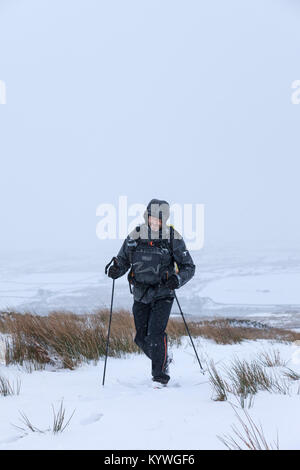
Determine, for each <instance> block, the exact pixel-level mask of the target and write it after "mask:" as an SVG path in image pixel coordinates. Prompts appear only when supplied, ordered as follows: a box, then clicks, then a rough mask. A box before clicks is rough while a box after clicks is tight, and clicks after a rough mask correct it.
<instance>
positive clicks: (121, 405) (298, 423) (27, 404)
mask: <svg viewBox="0 0 300 470" xmlns="http://www.w3.org/2000/svg"><path fill="white" fill-rule="evenodd" d="M196 345H197V350H198V353H199V355H200V360H202V361H203V363H205V361H206V360H207V359H208V358H209V359H213V360H214V361H215V363H216V365H217V368H221V367H222V365H223V364H226V363H228V362H230V361H231V360H232V359H233V358H234V357H235V356H238V357H239V358H246V359H251V358H255V357H257V354H259V353H260V352H261V351H266V350H267V351H270V349H276V350H279V351H280V355H281V357H282V358H284V359H286V360H287V361H288V364H287V365H288V367H290V368H292V369H293V370H295V371H298V373H299V372H300V359H299V351H300V346H299V345H296V344H294V345H290V344H285V343H274V342H270V341H267V340H258V341H244V342H243V343H241V344H235V345H217V344H215V343H214V342H213V341H210V340H204V339H200V338H198V339H197V340H196ZM172 352H173V355H174V360H175V363H174V364H172V365H171V380H170V382H169V385H168V387H166V388H163V389H161V390H154V389H153V388H152V382H151V380H150V375H149V374H150V362H149V360H148V359H147V358H146V357H145V356H143V355H139V354H131V355H127V356H125V357H123V358H119V359H116V358H110V357H109V358H108V363H107V373H106V383H105V386H104V387H102V374H103V360H101V361H99V362H98V364H96V365H95V364H86V365H83V366H81V367H80V368H78V369H76V370H74V371H69V370H57V371H51V370H45V371H34V372H32V373H28V372H26V371H25V370H24V369H22V368H20V367H17V366H9V367H5V366H4V365H3V364H2V365H1V366H0V375H1V376H5V377H8V378H10V379H11V380H12V381H15V380H16V379H17V378H19V379H20V380H21V391H20V395H18V396H9V397H2V396H0V416H1V420H0V449H224V448H225V447H224V444H223V443H222V442H221V441H220V440H219V439H218V438H217V436H222V435H224V434H230V432H231V425H232V424H238V422H237V418H236V416H235V414H234V411H233V409H232V407H231V406H230V403H229V402H217V401H214V400H212V396H213V391H212V388H211V385H210V384H209V381H208V374H207V373H206V374H205V375H204V376H203V375H202V374H201V373H200V370H199V365H198V363H197V361H196V359H195V356H194V353H193V350H192V347H191V345H190V343H189V340H188V338H185V339H184V341H183V344H182V345H181V346H180V347H178V348H177V347H173V348H172ZM62 399H63V400H64V406H65V408H66V417H67V418H68V417H69V416H70V415H71V413H72V412H73V410H74V409H75V413H74V416H73V418H72V419H71V421H70V424H69V426H68V427H67V428H66V429H65V431H64V432H63V433H61V434H58V435H53V434H51V432H49V431H48V432H45V433H42V434H41V433H32V432H29V433H28V434H27V435H24V433H23V432H22V431H20V430H17V429H16V428H14V427H13V426H12V424H15V425H19V426H22V424H21V423H20V420H19V418H20V414H19V410H20V411H22V412H23V413H25V414H26V415H27V416H28V418H29V419H30V421H31V422H32V423H33V424H34V425H35V426H36V427H38V428H39V429H41V430H46V429H47V428H49V427H50V426H51V421H52V408H51V406H52V404H53V405H54V407H55V409H57V408H58V406H59V404H60V402H61V400H62ZM247 411H248V412H249V414H250V415H251V417H252V418H253V419H254V420H255V422H256V423H261V424H262V426H263V429H264V432H265V435H266V438H267V440H268V442H273V441H275V440H276V436H277V432H278V436H279V447H280V449H300V440H299V436H300V407H299V395H297V393H296V389H295V390H294V392H293V393H291V395H290V396H288V395H278V394H276V395H275V394H270V393H268V392H259V393H258V394H257V395H256V396H255V398H254V403H253V407H252V408H250V409H249V410H247Z"/></svg>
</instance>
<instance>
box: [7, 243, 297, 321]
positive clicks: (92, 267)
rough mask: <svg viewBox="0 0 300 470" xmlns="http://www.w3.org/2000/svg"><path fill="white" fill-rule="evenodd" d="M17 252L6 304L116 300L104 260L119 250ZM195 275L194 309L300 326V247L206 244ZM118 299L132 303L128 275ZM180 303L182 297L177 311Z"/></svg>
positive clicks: (191, 287)
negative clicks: (264, 247)
mask: <svg viewBox="0 0 300 470" xmlns="http://www.w3.org/2000/svg"><path fill="white" fill-rule="evenodd" d="M118 248H119V245H117V244H116V248H114V249H113V250H112V249H111V248H109V247H106V249H105V250H103V249H102V248H101V251H100V250H99V253H76V255H74V254H69V255H68V254H66V253H60V254H59V253H56V254H50V253H49V254H45V253H43V254H38V253H28V254H26V255H25V254H24V253H18V254H16V253H14V254H11V255H9V254H6V255H5V256H1V265H0V309H6V308H16V309H18V310H19V311H25V310H28V311H31V312H36V313H38V314H43V315H44V314H47V313H48V312H49V311H51V310H53V309H70V310H72V311H74V312H85V311H92V310H94V309H97V308H102V307H108V306H109V304H110V290H111V280H110V279H108V278H107V277H106V276H105V275H104V266H105V264H106V263H107V262H108V261H109V260H110V259H111V257H112V256H113V255H114V254H116V252H117V249H118ZM192 256H193V258H194V261H195V264H196V274H195V277H194V278H193V279H192V280H191V281H190V282H189V283H188V284H187V285H186V286H184V287H183V288H182V289H180V290H179V291H178V297H179V299H180V301H181V304H182V308H183V310H184V312H185V313H186V314H187V315H192V316H194V317H212V316H227V317H242V318H256V319H259V320H263V321H266V322H267V323H269V324H271V325H278V326H284V327H287V328H299V327H300V290H299V285H300V255H299V250H298V249H297V248H293V249H292V248H290V249H287V248H285V249H281V250H279V249H272V248H268V249H255V250H254V248H252V251H251V250H248V251H247V252H245V250H244V249H239V248H237V247H236V248H230V249H229V248H224V249H220V248H219V249H212V248H206V247H205V248H204V249H203V250H202V251H200V252H196V253H192ZM114 305H115V307H116V308H117V307H119V308H129V309H130V308H131V305H132V297H131V295H130V293H129V289H128V283H127V279H126V276H124V277H123V278H121V279H118V281H117V283H116V293H115V301H114ZM176 311H177V308H176V306H175V305H174V307H173V312H174V313H176Z"/></svg>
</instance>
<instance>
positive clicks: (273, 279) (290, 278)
mask: <svg viewBox="0 0 300 470" xmlns="http://www.w3.org/2000/svg"><path fill="white" fill-rule="evenodd" d="M299 285H300V273H276V274H264V275H262V274H261V275H252V276H241V277H237V276H231V277H227V278H224V279H220V280H216V281H215V282H213V283H211V284H208V285H207V286H206V287H205V288H204V289H203V290H201V296H205V297H210V298H212V299H214V301H215V302H219V303H227V304H259V305H272V304H273V305H274V304H277V305H278V304H299V305H300V291H299Z"/></svg>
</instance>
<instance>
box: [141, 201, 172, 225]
mask: <svg viewBox="0 0 300 470" xmlns="http://www.w3.org/2000/svg"><path fill="white" fill-rule="evenodd" d="M149 215H152V216H153V217H157V218H158V219H161V220H162V223H163V225H165V224H166V222H167V220H168V218H169V217H170V205H169V203H168V202H167V201H164V200H163V199H151V201H150V202H149V204H148V205H147V209H146V210H145V212H144V219H145V223H146V224H147V225H148V217H149Z"/></svg>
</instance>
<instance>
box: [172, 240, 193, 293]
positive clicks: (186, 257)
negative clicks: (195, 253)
mask: <svg viewBox="0 0 300 470" xmlns="http://www.w3.org/2000/svg"><path fill="white" fill-rule="evenodd" d="M173 254H174V260H175V261H176V264H177V266H178V269H179V272H178V274H177V277H178V280H179V287H181V286H183V285H184V284H186V283H187V282H188V281H189V280H190V279H192V277H193V276H194V274H195V269H196V266H195V265H194V262H193V260H192V257H191V255H190V253H189V251H188V250H187V248H186V246H185V243H184V240H183V239H182V238H180V239H174V241H173Z"/></svg>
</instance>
